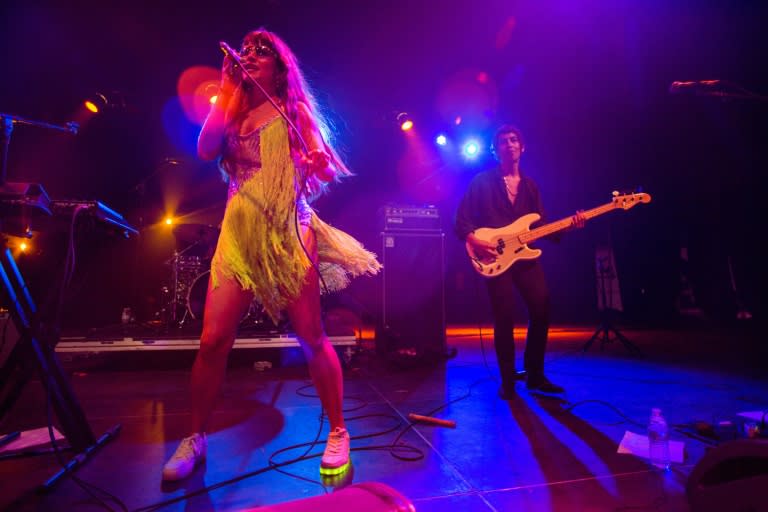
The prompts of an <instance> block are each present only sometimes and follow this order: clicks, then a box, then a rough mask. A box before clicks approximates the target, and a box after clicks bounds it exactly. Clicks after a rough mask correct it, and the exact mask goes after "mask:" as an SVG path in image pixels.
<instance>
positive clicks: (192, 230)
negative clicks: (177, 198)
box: [164, 224, 275, 329]
mask: <svg viewBox="0 0 768 512" xmlns="http://www.w3.org/2000/svg"><path fill="white" fill-rule="evenodd" d="M173 234H174V237H175V238H176V247H177V249H176V250H175V251H174V253H173V256H171V258H170V259H169V260H167V261H166V264H167V265H169V266H170V267H171V279H170V283H169V286H168V287H166V288H164V291H165V292H166V294H167V295H168V298H167V300H166V302H167V304H168V306H167V308H166V309H165V311H166V315H165V316H166V322H167V325H168V327H169V328H177V329H181V328H185V327H191V328H199V327H200V325H201V323H202V319H203V311H204V309H205V300H206V295H207V292H208V281H209V278H210V275H211V258H212V257H213V253H214V250H215V249H216V242H217V241H218V238H219V228H217V227H215V226H209V225H206V224H179V225H177V226H175V227H174V228H173ZM179 248H181V250H179ZM274 327H275V326H274V325H273V324H272V322H271V321H270V320H269V318H268V317H267V315H266V314H265V313H264V308H263V307H262V306H261V304H259V303H258V301H256V300H254V301H253V303H251V305H250V307H249V309H248V312H247V314H246V315H245V316H244V317H243V319H242V320H241V322H240V328H241V329H243V328H253V329H271V328H274Z"/></svg>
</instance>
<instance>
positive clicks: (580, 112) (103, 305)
mask: <svg viewBox="0 0 768 512" xmlns="http://www.w3.org/2000/svg"><path fill="white" fill-rule="evenodd" d="M158 4H162V6H158V5H150V4H149V3H147V4H146V5H142V2H118V3H116V4H115V5H109V3H106V2H73V3H68V4H66V6H65V4H64V3H57V2H50V1H49V2H45V1H43V2H25V3H22V2H4V3H3V6H2V7H0V46H2V48H4V49H5V51H4V54H5V57H4V59H3V61H2V67H1V68H0V69H1V70H2V77H3V78H2V80H0V112H4V113H12V114H16V115H20V116H23V117H27V118H31V119H36V120H41V121H46V122H51V123H60V124H63V123H65V122H67V121H70V120H75V121H78V122H80V123H81V130H80V133H79V134H78V135H77V136H71V135H68V134H63V133H59V132H53V131H46V130H43V129H41V128H34V127H27V126H18V127H17V128H16V130H15V131H14V133H13V138H12V142H11V146H10V154H9V162H8V180H9V181H30V182H39V183H42V184H43V185H44V186H45V188H46V189H47V191H48V193H49V195H50V196H51V197H52V198H56V199H60V198H93V199H100V200H102V201H103V202H105V203H106V204H108V205H110V206H111V207H113V208H115V209H116V210H118V211H119V212H121V213H123V214H124V215H126V216H127V217H128V219H129V220H130V221H131V222H132V223H133V224H134V225H135V226H137V227H140V228H141V229H142V236H141V237H139V238H135V239H131V240H120V239H113V238H104V237H103V236H101V235H98V234H96V233H93V234H90V235H87V236H85V237H84V238H83V240H82V243H80V244H79V247H80V249H79V252H78V266H77V273H76V275H75V278H74V280H73V283H72V287H71V288H70V289H69V291H68V292H67V297H66V306H65V311H64V315H63V318H62V320H63V324H64V325H65V327H66V326H69V327H82V326H97V325H106V324H110V323H115V322H119V319H120V312H121V310H122V308H123V307H124V306H131V307H133V308H134V310H135V311H136V313H137V315H138V316H139V319H140V320H150V319H152V317H153V314H154V312H155V311H157V310H158V309H159V303H158V301H159V300H160V295H161V294H160V289H161V288H162V286H163V284H164V282H165V280H167V279H168V277H169V267H168V266H167V265H165V264H164V262H165V261H166V260H167V259H168V258H169V257H170V255H171V252H172V251H173V248H174V238H173V236H172V235H171V233H170V232H169V230H168V229H167V228H165V227H164V226H162V225H161V224H158V222H159V221H160V220H161V219H162V217H163V215H164V213H165V212H174V213H176V215H177V216H178V215H180V216H183V220H182V222H192V223H205V224H214V225H215V224H217V223H218V222H219V220H220V217H221V214H222V212H223V207H224V195H225V187H224V184H223V183H222V182H221V180H220V178H219V175H218V172H217V170H216V168H215V165H214V164H207V163H204V162H201V161H199V160H197V159H196V156H195V154H194V141H195V136H196V133H197V130H198V129H199V128H198V126H196V125H195V124H194V123H192V122H191V121H189V120H187V119H185V118H184V117H183V115H182V108H181V106H180V103H179V100H178V98H177V94H178V91H177V82H178V80H179V77H180V76H181V75H182V73H183V72H184V71H185V70H188V69H189V68H192V67H193V66H208V67H212V68H214V69H216V68H218V67H219V66H220V62H221V58H222V55H221V52H220V51H219V48H218V41H220V40H225V41H228V42H229V43H230V44H231V45H232V46H235V45H238V44H239V42H240V39H241V37H242V36H243V35H244V34H245V33H246V32H247V31H248V30H250V29H253V28H256V27H259V26H262V25H263V26H265V27H266V28H268V29H270V30H273V31H275V32H277V33H278V34H279V35H280V36H282V37H283V38H284V39H285V40H286V41H287V42H288V44H289V45H290V46H291V47H292V48H293V50H294V51H295V52H296V54H297V55H298V56H299V58H300V60H301V62H302V64H303V67H304V70H305V72H306V74H307V76H308V78H309V80H310V82H311V84H312V85H313V86H314V88H315V89H316V90H317V92H318V98H319V101H320V103H321V104H322V105H323V106H324V107H326V108H327V109H328V110H329V111H331V112H332V113H333V119H334V121H335V122H336V124H337V129H338V130H337V131H338V139H339V142H340V144H341V146H342V147H343V149H344V150H345V154H346V155H347V159H348V161H349V164H350V166H351V168H352V169H353V170H354V171H355V172H356V176H355V177H354V178H351V179H349V180H347V181H345V182H344V183H342V184H339V185H337V186H335V187H334V190H333V191H332V193H331V194H330V195H329V196H326V197H324V198H322V199H321V200H319V201H318V202H317V204H316V206H317V208H318V210H319V212H320V214H321V215H322V216H323V217H324V218H325V219H326V220H328V221H330V222H331V223H333V224H335V225H336V226H338V227H341V228H343V229H345V230H347V231H348V232H350V233H351V234H353V235H354V236H356V237H358V238H359V239H360V240H361V241H363V242H364V243H365V244H366V245H367V246H369V247H370V248H372V249H374V250H376V251H377V252H379V253H380V252H381V249H380V246H381V241H380V236H379V233H380V220H379V217H378V211H379V209H380V208H381V207H382V206H383V205H385V204H387V203H391V202H395V203H402V204H434V205H436V206H437V207H438V208H439V209H440V212H441V213H442V215H443V223H444V229H445V230H446V232H447V233H448V236H447V237H446V240H447V244H446V254H445V258H446V290H447V298H446V300H447V319H448V322H449V323H455V322H468V323H473V322H478V321H483V322H485V321H488V320H489V316H488V314H487V312H486V308H485V295H484V289H483V288H481V285H482V283H480V279H479V278H476V277H475V275H474V273H473V271H472V270H471V268H470V267H469V264H468V262H467V260H466V258H465V256H464V252H463V248H462V244H460V243H459V242H458V240H456V239H455V237H454V236H453V234H452V232H451V217H452V215H453V209H454V208H455V206H456V202H457V200H458V197H459V194H460V192H461V191H462V190H463V188H464V186H465V185H466V183H467V182H468V180H469V179H470V178H471V176H472V175H473V174H474V173H476V172H477V171H478V170H480V169H483V168H487V167H488V166H489V165H492V161H491V159H490V157H489V156H488V154H487V148H485V152H483V153H482V154H481V155H480V157H479V159H478V160H477V161H476V162H474V163H466V162H464V161H462V160H461V158H459V157H457V156H451V155H452V154H453V155H455V150H454V149H452V148H451V147H450V146H449V147H447V148H446V149H443V150H440V151H438V149H436V148H435V147H434V145H433V143H432V140H433V138H434V135H435V134H436V133H437V132H438V131H440V130H443V131H445V133H447V134H448V135H449V138H455V140H460V139H459V138H460V137H463V136H468V135H470V134H477V135H478V136H479V137H481V138H484V140H486V141H487V140H488V139H489V138H490V134H491V133H492V130H493V127H494V126H495V125H497V124H499V123H500V122H502V121H509V122H512V123H514V124H517V125H518V126H520V127H521V128H522V129H523V131H524V133H525V135H526V140H527V151H526V154H525V157H524V162H523V169H524V171H526V172H528V173H530V174H531V175H533V176H534V177H535V178H536V179H537V180H538V181H539V183H540V186H541V188H542V192H543V195H544V200H545V205H546V207H547V210H548V216H549V217H550V219H552V220H554V219H557V218H560V217H565V216H568V215H570V214H572V213H573V212H574V211H575V210H576V209H578V208H589V207H593V206H596V205H598V204H602V203H604V202H607V201H608V200H609V199H610V193H611V191H613V190H622V191H626V190H635V189H637V188H638V187H642V190H643V191H645V192H648V193H650V194H651V195H652V196H653V201H652V202H651V203H650V204H648V205H640V206H637V207H636V208H634V209H632V210H630V211H628V212H612V213H610V214H608V215H606V216H603V217H600V218H598V219H595V220H594V221H592V222H590V223H588V225H587V228H586V229H584V230H582V231H578V232H574V233H572V234H570V235H569V236H567V237H566V238H565V239H564V240H563V242H562V243H560V244H559V245H553V244H548V243H546V242H545V243H543V244H542V245H541V248H543V249H544V251H545V252H544V255H543V258H544V262H545V265H546V267H547V270H548V275H549V279H550V284H551V288H552V292H553V308H554V310H553V317H554V318H553V320H554V321H555V322H578V323H586V324H590V323H596V322H597V317H598V315H597V311H596V290H595V275H594V250H595V248H596V247H597V246H598V245H602V244H606V243H610V244H612V246H613V249H614V251H615V256H616V266H617V271H618V276H619V280H620V285H621V291H622V299H623V303H624V307H625V321H628V322H634V323H636V324H639V325H653V324H659V323H664V322H670V321H674V320H675V319H676V318H677V316H678V314H677V300H678V296H679V292H680V288H681V285H680V283H681V272H685V273H686V275H687V277H688V279H689V280H690V282H691V283H692V287H693V291H694V294H695V297H696V300H697V304H698V306H699V307H700V308H701V309H702V310H703V312H704V313H705V315H706V317H707V318H709V319H710V320H712V321H717V322H728V321H731V320H732V319H733V318H734V317H735V314H736V311H737V309H738V307H739V301H741V302H742V303H743V306H744V307H745V308H746V309H748V310H749V311H751V312H752V314H753V315H755V317H756V318H761V317H762V316H764V306H763V303H762V300H761V298H762V290H763V285H764V270H763V265H762V264H761V263H762V261H761V260H762V253H761V251H759V250H758V244H759V243H761V242H762V240H761V238H762V234H763V228H762V225H761V221H760V220H759V219H761V218H763V219H764V218H765V212H764V210H765V200H764V199H763V197H762V187H761V185H762V180H761V179H760V178H761V176H762V174H763V173H764V171H765V169H766V155H767V153H768V149H766V144H765V140H766V139H765V136H766V133H768V132H767V130H766V122H767V120H768V116H767V115H766V114H768V103H766V102H764V101H763V102H760V101H757V100H746V99H733V100H721V99H719V98H714V97H700V96H695V95H683V94H678V95H672V94H670V93H669V92H668V88H669V85H670V83H671V82H672V81H675V80H703V79H721V80H729V81H731V82H734V83H736V84H738V85H740V86H742V87H744V88H745V89H747V90H749V91H752V92H755V93H757V94H761V95H768V77H766V66H765V63H766V62H768V51H767V49H766V47H767V45H766V36H765V26H766V21H768V18H767V17H766V14H768V9H767V8H766V7H765V6H764V3H763V2H740V1H736V2H719V3H718V2H676V1H655V0H653V1H639V0H638V1H625V0H618V1H612V2H601V1H575V0H571V1H566V0H547V1H530V2H510V1H506V0H487V1H483V2H477V1H473V2H469V1H464V0H447V1H445V2H441V3H436V2H427V1H421V0H414V1H394V2H393V1H386V2H385V1H354V2H353V1H322V2H311V1H279V0H272V1H262V2H257V1H249V2H241V1H230V2H223V3H222V2H219V3H211V4H210V5H207V6H205V5H201V6H198V7H192V6H191V4H190V3H188V2H186V3H170V2H165V3H163V2H159V3H158ZM718 4H720V5H718ZM115 91H119V93H120V94H115ZM94 92H102V93H104V94H105V95H108V96H111V97H115V98H119V101H118V103H120V104H121V105H120V108H115V109H112V110H108V111H106V112H104V113H103V114H100V115H99V116H87V115H86V112H84V110H83V108H82V100H83V99H84V98H85V97H86V96H88V95H90V94H92V93H94ZM402 111H406V112H409V113H410V114H412V115H413V116H414V117H415V120H416V127H415V129H414V133H413V134H411V137H410V138H409V139H407V138H406V137H405V136H404V135H403V133H402V132H400V131H399V130H398V128H397V126H396V124H395V115H396V114H397V113H398V112H402ZM457 116H461V117H462V123H461V124H460V125H458V126H456V125H455V123H454V122H453V121H454V119H455V118H456V117H457ZM414 140H416V141H420V143H421V145H420V146H419V145H418V144H417V145H416V147H414V142H413V141H414ZM408 141H410V143H409V142H408ZM419 148H420V149H419ZM441 151H442V152H441ZM452 151H453V153H451V152H452ZM64 224H65V223H62V226H60V227H63V225H64ZM64 243H65V235H63V234H62V233H59V232H56V231H54V230H53V229H52V228H51V229H47V230H46V231H45V232H41V233H38V234H37V235H36V237H35V239H33V247H34V250H33V251H32V253H31V254H28V255H23V256H21V257H20V261H21V265H22V268H23V269H24V271H25V272H26V273H27V275H28V278H29V280H30V281H31V282H32V284H33V286H34V288H35V290H36V293H37V294H38V296H40V297H44V296H46V294H47V293H49V292H50V290H52V289H53V288H54V283H55V278H56V273H57V272H60V270H59V268H60V266H61V263H62V261H63V254H64ZM681 247H685V248H687V249H688V257H689V261H688V263H687V264H684V263H683V262H681V259H680V250H681ZM729 259H730V261H731V263H732V265H731V267H732V269H733V274H734V278H735V281H736V285H737V289H738V292H739V293H738V296H737V295H736V294H734V292H733V290H732V285H731V278H730V272H729V267H728V261H729ZM380 285H381V282H380V280H379V279H360V280H357V281H356V282H355V283H354V284H353V286H352V287H351V288H350V289H349V290H348V291H347V292H345V293H344V294H342V295H341V296H339V297H336V298H335V299H334V301H335V302H336V303H340V304H342V305H343V306H344V307H347V308H349V309H352V310H353V311H355V313H357V314H359V315H360V316H361V317H363V318H364V319H368V320H373V319H375V317H376V314H377V313H376V312H377V311H378V308H379V305H380V299H379V287H380ZM413 285H414V286H418V283H413ZM41 300H42V299H41Z"/></svg>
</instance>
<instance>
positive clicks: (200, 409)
mask: <svg viewBox="0 0 768 512" xmlns="http://www.w3.org/2000/svg"><path fill="white" fill-rule="evenodd" d="M211 272H213V270H212V271H211ZM252 301H253V294H252V293H251V292H249V291H246V290H243V289H242V288H241V287H240V285H239V284H238V283H237V282H236V281H234V280H233V279H223V278H222V279H219V286H217V287H216V288H214V289H212V288H211V282H210V280H209V282H208V294H207V296H206V300H205V311H204V313H203V334H202V336H201V337H200V350H199V351H198V352H197V357H196V358H195V363H194V365H193V366H192V382H191V386H190V391H191V395H192V397H191V398H192V420H191V425H190V426H191V433H195V432H204V431H205V427H206V426H207V423H208V419H209V418H210V416H211V412H212V411H213V406H214V404H215V403H216V398H217V397H218V395H219V391H220V390H221V385H222V383H223V382H224V374H225V373H226V369H227V358H228V356H229V352H230V350H231V349H232V345H234V343H235V336H236V335H237V327H238V325H239V324H240V320H241V319H242V318H243V315H245V312H246V311H247V310H248V307H249V305H250V304H251V302H252Z"/></svg>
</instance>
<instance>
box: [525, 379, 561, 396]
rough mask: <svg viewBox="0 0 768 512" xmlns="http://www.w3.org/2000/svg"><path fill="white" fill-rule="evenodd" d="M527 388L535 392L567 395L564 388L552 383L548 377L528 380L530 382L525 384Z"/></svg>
mask: <svg viewBox="0 0 768 512" xmlns="http://www.w3.org/2000/svg"><path fill="white" fill-rule="evenodd" d="M525 386H526V387H527V388H528V389H531V390H534V391H541V392H542V393H565V388H564V387H562V386H558V385H557V384H555V383H553V382H551V381H550V380H549V379H548V378H546V377H539V378H537V379H528V382H526V383H525Z"/></svg>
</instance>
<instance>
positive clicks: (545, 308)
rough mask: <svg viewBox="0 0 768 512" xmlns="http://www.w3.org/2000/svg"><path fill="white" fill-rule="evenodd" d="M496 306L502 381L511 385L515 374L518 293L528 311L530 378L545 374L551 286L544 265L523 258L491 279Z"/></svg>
mask: <svg viewBox="0 0 768 512" xmlns="http://www.w3.org/2000/svg"><path fill="white" fill-rule="evenodd" d="M487 286H488V295H489V297H490V299H491V307H492V309H493V328H494V333H493V344H494V347H495V349H496V357H497V359H498V361H499V370H500V372H501V378H502V384H503V385H505V386H511V385H512V384H514V376H515V340H514V334H513V329H514V318H513V311H514V303H515V296H516V293H519V294H520V296H521V297H522V299H523V302H524V303H525V307H526V309H527V311H528V336H527V338H526V342H525V355H524V363H523V364H524V368H525V370H526V371H527V372H528V379H533V380H535V379H537V378H540V377H542V376H543V375H544V353H545V351H546V347H547V335H548V333H549V310H550V301H549V288H548V287H547V280H546V277H545V276H544V269H543V267H542V265H541V262H539V260H538V259H536V260H521V261H518V262H516V263H515V264H514V265H512V266H511V267H510V268H509V269H507V271H506V272H504V273H503V274H501V275H500V276H497V277H494V278H491V279H488V281H487Z"/></svg>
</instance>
